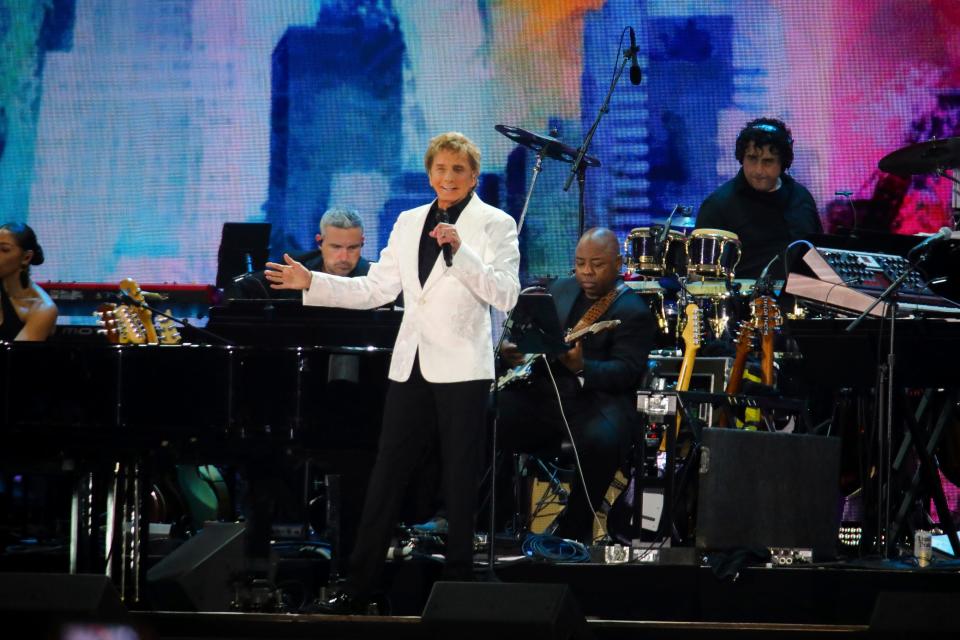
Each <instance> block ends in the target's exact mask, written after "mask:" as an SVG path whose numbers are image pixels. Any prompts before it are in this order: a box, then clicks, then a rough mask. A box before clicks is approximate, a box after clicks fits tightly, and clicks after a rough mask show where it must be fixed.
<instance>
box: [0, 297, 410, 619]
mask: <svg viewBox="0 0 960 640" xmlns="http://www.w3.org/2000/svg"><path fill="white" fill-rule="evenodd" d="M401 317H402V311H400V310H393V309H381V310H373V311H348V310H340V309H325V308H305V307H303V306H302V305H301V304H300V303H299V301H284V300H271V301H236V303H233V302H231V303H228V304H227V305H225V306H223V307H213V308H212V309H211V310H210V315H209V321H208V322H207V324H206V327H205V331H204V332H200V331H191V330H190V329H189V328H184V329H183V330H182V331H181V335H182V336H183V338H184V343H183V344H176V345H137V344H122V345H116V344H109V343H108V342H107V341H106V340H105V339H103V338H102V337H99V336H96V335H95V334H94V332H91V331H87V332H65V333H63V334H62V335H67V336H82V337H83V339H73V340H71V339H64V338H59V339H54V340H51V341H48V342H46V343H0V394H2V401H0V438H2V442H3V445H2V446H0V469H5V470H8V471H9V470H11V469H17V468H19V469H25V468H26V469H30V468H34V469H35V468H41V469H45V470H51V469H53V470H55V469H60V470H68V471H69V472H70V473H72V474H75V475H76V478H77V482H78V486H79V487H82V488H83V490H82V491H78V492H77V493H79V494H82V493H84V492H87V493H88V494H89V497H90V498H91V500H92V499H94V498H95V497H96V496H94V493H95V492H96V491H99V492H100V493H101V495H109V496H110V497H111V498H113V499H115V500H116V502H117V506H115V507H113V509H114V510H117V511H122V510H125V509H130V508H135V507H142V506H143V505H142V503H143V500H144V498H145V496H146V495H147V492H148V488H149V486H150V483H151V477H150V474H151V472H152V471H153V470H154V469H155V468H156V467H157V466H158V464H159V461H161V460H162V461H164V462H166V463H169V462H170V461H172V462H173V463H176V464H191V463H204V464H207V463H209V464H224V465H236V467H237V468H240V469H242V470H243V469H245V470H247V471H250V472H253V473H258V472H260V471H263V470H267V471H269V470H270V469H272V468H274V467H283V466H284V465H292V464H293V461H298V463H302V461H304V460H307V461H309V464H310V465H312V467H313V468H314V469H316V470H317V473H318V474H320V476H321V477H322V475H323V474H341V473H342V474H345V475H344V484H349V486H345V487H343V498H344V500H350V504H349V505H346V508H345V509H344V511H345V512H347V511H350V510H351V509H352V510H353V511H356V510H358V509H359V503H360V502H362V494H363V492H364V491H365V488H366V487H365V485H366V482H365V478H366V475H367V471H368V469H369V468H370V466H372V463H373V459H374V456H375V452H376V443H377V438H378V435H379V429H380V420H381V414H382V410H383V399H384V397H385V392H386V387H387V371H388V368H389V362H390V355H391V347H392V344H393V341H394V339H395V337H396V333H397V330H398V328H399V324H400V320H401ZM94 476H98V477H99V480H98V481H97V482H98V483H99V488H91V487H93V484H92V482H93V481H92V480H91V478H93V477H94ZM84 483H86V484H84ZM301 484H302V483H301ZM88 488H89V489H90V490H89V491H88V490H87V489H88ZM124 496H126V500H125V501H124V500H122V499H121V498H123V497H124ZM77 499H78V498H77V497H76V496H75V498H74V501H75V502H76V501H77ZM131 505H133V506H131ZM75 506H76V505H75ZM81 506H82V505H81ZM87 506H88V511H89V513H88V515H91V514H92V516H93V517H96V515H97V507H94V506H93V505H92V504H91V505H87ZM135 510H136V516H129V517H131V518H133V519H134V520H135V521H138V522H140V523H141V525H142V527H141V530H142V531H141V534H140V535H141V538H142V539H141V540H139V541H137V542H136V543H131V544H132V545H133V546H130V547H125V548H124V551H125V552H124V553H120V552H116V553H115V554H113V556H112V557H111V556H108V555H107V554H106V553H105V552H104V551H103V548H102V547H101V546H100V545H102V540H101V541H99V542H98V539H100V538H102V534H99V533H98V531H97V528H98V527H97V523H96V521H94V520H92V519H91V518H87V521H86V523H84V521H83V518H82V517H77V516H76V515H75V516H74V521H73V522H72V524H71V527H72V529H73V531H72V538H73V539H72V541H71V543H72V545H73V548H72V550H71V558H70V563H71V565H70V570H77V571H85V570H86V571H89V570H94V571H100V570H102V567H103V566H104V565H103V562H104V559H105V558H107V557H109V558H110V561H111V562H112V563H113V564H116V565H117V569H116V570H117V571H118V572H119V573H121V574H122V573H123V572H124V571H127V570H128V568H129V567H130V566H133V561H132V560H131V558H139V557H140V555H139V554H140V552H141V551H142V550H143V548H145V545H144V544H142V543H143V542H144V540H143V539H145V536H144V535H143V534H142V532H144V531H146V529H147V527H148V522H147V519H148V518H147V514H146V513H145V511H144V510H143V509H142V508H137V509H135ZM80 511H82V509H81V510H80ZM343 515H344V520H345V521H346V520H348V519H349V518H350V517H351V516H354V515H355V514H347V513H344V514H343ZM120 521H122V517H121V515H120V514H119V513H118V514H117V517H116V522H120ZM120 528H122V527H120ZM118 529H119V528H118ZM342 534H343V535H342V539H343V540H344V541H345V542H347V541H349V540H350V539H351V538H352V536H350V535H349V523H346V522H345V526H344V529H343V531H342ZM114 535H116V536H120V533H119V532H118V531H115V532H114ZM120 537H122V536H120ZM120 537H118V540H119V539H120ZM134 547H137V548H134ZM127 551H129V553H126V552H127ZM85 557H86V559H85ZM91 558H92V559H91ZM141 580H142V572H141V574H140V578H139V579H134V578H131V580H130V581H128V582H129V584H127V586H126V587H125V588H124V589H123V590H121V593H122V594H123V595H125V597H129V598H131V599H132V601H139V599H140V597H141V594H140V593H139V592H138V591H137V589H138V586H137V585H138V583H139V581H141ZM131 585H132V586H131ZM118 586H120V585H119V584H118Z"/></svg>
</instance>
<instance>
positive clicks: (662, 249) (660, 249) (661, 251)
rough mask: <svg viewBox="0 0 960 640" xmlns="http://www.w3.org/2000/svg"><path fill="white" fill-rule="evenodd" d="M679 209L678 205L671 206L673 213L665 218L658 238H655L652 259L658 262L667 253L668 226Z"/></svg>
mask: <svg viewBox="0 0 960 640" xmlns="http://www.w3.org/2000/svg"><path fill="white" fill-rule="evenodd" d="M680 208H681V205H680V204H675V205H673V211H671V212H670V215H669V216H667V220H666V222H664V223H663V229H661V230H660V237H658V238H657V246H656V252H657V254H656V256H654V259H655V260H656V261H657V262H659V261H660V260H661V259H662V258H663V257H664V256H665V255H666V253H667V238H669V237H670V235H669V234H670V225H671V224H673V216H674V214H676V213H677V211H678V210H679V209H680Z"/></svg>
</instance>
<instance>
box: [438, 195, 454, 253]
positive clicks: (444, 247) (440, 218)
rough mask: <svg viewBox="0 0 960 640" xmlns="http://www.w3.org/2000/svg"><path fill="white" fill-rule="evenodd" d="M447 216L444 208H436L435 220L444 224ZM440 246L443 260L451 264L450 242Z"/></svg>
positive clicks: (451, 250) (451, 251)
mask: <svg viewBox="0 0 960 640" xmlns="http://www.w3.org/2000/svg"><path fill="white" fill-rule="evenodd" d="M448 220H449V218H448V217H447V210H446V209H439V208H438V209H437V222H438V223H440V222H442V223H444V224H446V223H447V221H448ZM440 248H441V249H442V250H443V262H444V263H445V264H446V265H447V266H448V267H450V266H453V249H451V248H450V243H449V242H448V243H447V244H442V245H440Z"/></svg>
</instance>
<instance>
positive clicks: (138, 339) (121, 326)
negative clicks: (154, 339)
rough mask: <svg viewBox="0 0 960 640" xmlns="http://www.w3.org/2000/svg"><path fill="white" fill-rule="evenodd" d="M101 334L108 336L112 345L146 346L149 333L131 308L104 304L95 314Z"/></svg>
mask: <svg viewBox="0 0 960 640" xmlns="http://www.w3.org/2000/svg"><path fill="white" fill-rule="evenodd" d="M94 315H95V316H97V324H99V325H100V326H101V329H100V330H99V332H100V333H101V334H103V335H104V336H106V338H107V340H108V341H109V342H110V343H111V344H146V342H147V331H146V329H145V328H144V326H143V323H142V322H141V321H140V316H138V315H137V313H136V311H134V310H133V309H132V308H131V307H129V306H127V305H125V304H123V305H117V304H114V303H112V302H109V303H104V304H102V305H100V306H99V307H97V310H96V311H95V312H94Z"/></svg>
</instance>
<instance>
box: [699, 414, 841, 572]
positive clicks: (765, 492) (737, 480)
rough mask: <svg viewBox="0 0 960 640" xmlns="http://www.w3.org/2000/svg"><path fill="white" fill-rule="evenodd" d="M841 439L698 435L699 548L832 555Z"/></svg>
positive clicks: (754, 433)
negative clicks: (777, 549) (807, 551)
mask: <svg viewBox="0 0 960 640" xmlns="http://www.w3.org/2000/svg"><path fill="white" fill-rule="evenodd" d="M839 478H840V439H839V438H829V437H826V436H814V435H797V434H790V433H768V432H759V431H740V430H737V429H704V430H703V439H702V448H701V452H700V485H699V496H698V502H697V535H696V543H697V547H698V548H699V549H704V550H729V549H736V548H758V547H759V548H763V547H768V548H769V547H782V548H791V549H811V550H812V551H813V554H814V557H815V558H818V559H820V558H822V559H826V558H832V557H834V556H835V555H836V545H837V529H838V526H839V516H840V512H839V498H840V496H839V485H840V482H839Z"/></svg>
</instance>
